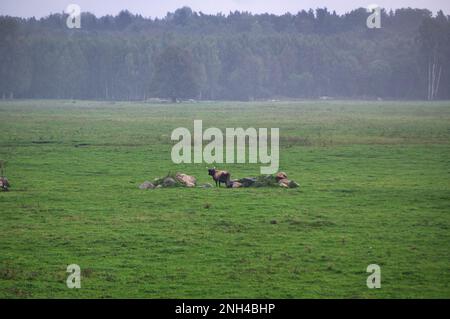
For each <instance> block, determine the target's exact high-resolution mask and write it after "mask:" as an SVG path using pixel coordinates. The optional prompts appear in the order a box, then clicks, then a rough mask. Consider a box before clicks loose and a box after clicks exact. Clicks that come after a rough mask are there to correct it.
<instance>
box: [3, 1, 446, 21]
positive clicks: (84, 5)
mask: <svg viewBox="0 0 450 319" xmlns="http://www.w3.org/2000/svg"><path fill="white" fill-rule="evenodd" d="M71 3H75V4H78V5H79V6H80V7H81V11H82V12H85V11H89V12H92V13H94V14H95V15H96V16H103V15H106V14H113V15H115V14H117V13H118V12H119V11H120V10H123V9H128V10H129V11H131V12H132V13H139V14H141V15H143V16H144V17H152V18H154V17H164V16H165V15H166V13H167V12H169V11H170V12H173V11H174V10H175V9H177V8H180V7H182V6H189V7H191V8H192V9H193V10H194V11H202V12H203V13H217V12H222V13H224V14H228V13H229V12H230V11H235V10H239V11H250V12H253V13H264V12H269V13H275V14H283V13H286V12H291V13H296V12H298V11H299V10H302V9H309V8H313V9H315V8H323V7H327V8H328V9H329V10H330V11H332V10H336V12H338V13H345V12H348V11H351V10H352V9H355V8H358V7H367V6H368V5H370V4H377V5H379V6H381V7H383V8H387V9H391V8H392V9H396V8H403V7H412V8H421V9H422V8H426V9H429V10H431V11H433V13H436V11H437V10H439V9H442V10H443V11H444V13H445V14H450V0H362V1H360V0H334V1H332V0H315V1H314V0H215V1H214V0H127V1H124V0H123V1H119V0H68V1H67V0H0V15H12V16H20V17H32V16H35V17H37V18H40V17H43V16H46V15H48V14H50V13H61V12H62V11H64V9H65V8H66V7H67V5H68V4H71Z"/></svg>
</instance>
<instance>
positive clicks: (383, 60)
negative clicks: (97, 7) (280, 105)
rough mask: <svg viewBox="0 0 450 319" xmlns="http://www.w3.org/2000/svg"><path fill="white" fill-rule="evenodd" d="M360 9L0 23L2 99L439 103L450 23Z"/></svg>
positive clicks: (447, 94)
mask: <svg viewBox="0 0 450 319" xmlns="http://www.w3.org/2000/svg"><path fill="white" fill-rule="evenodd" d="M369 15H370V13H368V12H367V10H366V9H364V8H359V9H355V10H353V11H351V12H348V13H346V14H341V15H339V14H337V13H336V12H334V11H332V12H331V11H329V10H327V9H326V8H321V9H316V10H312V9H310V10H308V11H305V10H304V11H300V12H298V13H297V14H290V13H286V14H284V15H273V14H251V13H249V12H238V11H236V12H230V13H228V14H223V13H218V14H215V15H209V14H203V13H202V12H194V11H193V10H192V9H190V8H189V7H183V8H180V9H177V10H176V11H175V12H169V13H167V15H166V16H165V17H164V18H146V17H142V16H141V15H136V14H133V13H130V12H129V11H121V12H120V13H119V14H117V15H116V16H110V15H108V16H103V17H96V16H95V15H93V14H91V13H88V12H83V13H82V15H81V28H79V29H76V28H74V29H70V28H68V27H67V25H66V20H67V17H68V15H67V14H65V13H61V14H50V15H48V16H46V17H44V18H40V19H36V18H18V17H10V16H0V97H1V98H3V99H16V98H39V99H44V98H45V99H48V98H49V99H91V100H147V99H151V98H164V99H171V100H172V101H177V100H183V99H195V100H242V101H249V100H264V99H294V98H295V99H297V98H348V99H398V100H402V99H404V100H415V99H418V100H435V99H449V98H450V90H449V89H448V88H450V17H449V16H448V15H445V14H444V13H443V12H442V11H439V12H437V13H436V14H432V12H430V11H429V10H426V9H412V8H404V9H397V10H395V11H389V12H387V11H386V10H382V11H381V28H373V29H370V28H368V27H367V25H366V20H367V18H368V16H369Z"/></svg>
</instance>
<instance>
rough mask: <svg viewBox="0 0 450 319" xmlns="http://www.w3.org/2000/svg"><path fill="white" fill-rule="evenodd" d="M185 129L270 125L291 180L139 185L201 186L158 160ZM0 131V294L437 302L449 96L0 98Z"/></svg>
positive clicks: (449, 286) (444, 230)
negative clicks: (373, 270) (265, 184)
mask: <svg viewBox="0 0 450 319" xmlns="http://www.w3.org/2000/svg"><path fill="white" fill-rule="evenodd" d="M194 119H202V120H203V127H204V129H206V128H207V127H211V126H215V127H219V128H221V129H225V127H243V128H247V127H256V128H259V127H267V128H270V127H279V128H280V143H281V149H280V161H281V163H280V170H282V171H285V172H286V173H287V174H288V177H289V178H291V179H293V180H295V181H297V182H299V184H300V185H301V187H300V188H299V189H279V188H245V189H225V188H221V189H216V188H205V189H203V188H196V189H189V188H171V189H156V190H148V191H143V190H139V189H138V186H139V184H140V183H142V182H143V181H145V180H150V181H152V180H153V179H154V178H155V177H161V176H165V175H166V174H167V172H176V171H181V172H184V173H187V174H191V175H195V176H196V177H197V179H198V181H199V183H206V182H209V183H211V182H212V180H211V179H210V177H209V176H208V175H207V171H206V169H205V166H206V164H180V165H175V164H173V163H172V161H171V159H170V151H171V147H172V145H173V144H174V143H173V142H171V141H170V134H171V132H172V130H173V129H174V128H176V127H180V126H182V127H187V128H189V129H191V130H192V128H193V120H194ZM0 127H1V128H2V135H1V136H0V159H3V160H6V161H8V164H7V168H6V173H7V177H8V179H9V180H10V183H11V184H12V187H11V191H10V192H3V193H0V207H1V213H0V297H1V298H47V297H49V298H87V297H95V298H117V297H122V298H132V297H137V298H163V297H168V298H183V297H189V298H206V297H209V298H233V297H239V298H266V297H267V298H331V297H337V298H413V297H419V298H449V297H450V216H449V213H450V209H449V208H450V192H449V190H450V103H449V102H433V103H427V102H387V101H386V102H349V101H321V102H316V101H304V102H273V103H271V102H255V103H232V102H229V103H225V102H223V103H206V102H204V103H198V104H192V103H190V104H177V105H155V104H145V103H119V102H116V103H108V102H89V101H45V100H37V101H2V102H0ZM216 166H218V167H219V165H216ZM259 166H260V165H259V164H257V165H255V164H223V165H220V168H223V169H227V170H229V171H230V172H231V174H232V178H241V177H245V176H256V175H259ZM72 263H75V264H78V265H80V267H81V270H82V279H81V285H82V288H81V289H68V288H67V287H66V284H65V281H66V278H67V276H68V273H66V267H67V265H69V264H72ZM373 263H375V264H378V265H380V266H381V274H382V275H381V276H382V279H381V285H382V286H381V289H368V288H367V287H366V278H367V276H368V275H369V274H368V273H366V267H367V266H368V265H369V264H373Z"/></svg>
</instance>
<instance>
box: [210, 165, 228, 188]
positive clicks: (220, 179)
mask: <svg viewBox="0 0 450 319" xmlns="http://www.w3.org/2000/svg"><path fill="white" fill-rule="evenodd" d="M208 175H210V176H212V178H213V180H214V181H215V182H216V187H217V186H218V187H220V183H224V184H225V185H228V184H229V183H230V177H231V175H230V173H228V172H227V171H220V170H217V169H216V168H215V167H214V168H209V169H208Z"/></svg>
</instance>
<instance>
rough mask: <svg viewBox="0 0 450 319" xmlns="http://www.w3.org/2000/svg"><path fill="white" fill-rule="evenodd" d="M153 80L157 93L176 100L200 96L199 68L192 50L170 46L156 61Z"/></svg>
mask: <svg viewBox="0 0 450 319" xmlns="http://www.w3.org/2000/svg"><path fill="white" fill-rule="evenodd" d="M155 67H156V70H155V78H154V80H153V82H154V83H153V84H154V88H155V89H156V94H157V95H158V96H161V97H166V98H170V99H171V100H172V101H173V102H176V101H177V99H178V98H198V95H199V91H200V76H199V68H198V66H197V65H196V64H195V62H194V60H193V58H192V55H191V52H189V51H188V50H186V49H183V48H180V47H177V46H169V47H167V48H165V49H164V50H163V51H162V52H161V53H160V55H159V56H158V57H157V58H156V61H155Z"/></svg>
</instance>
